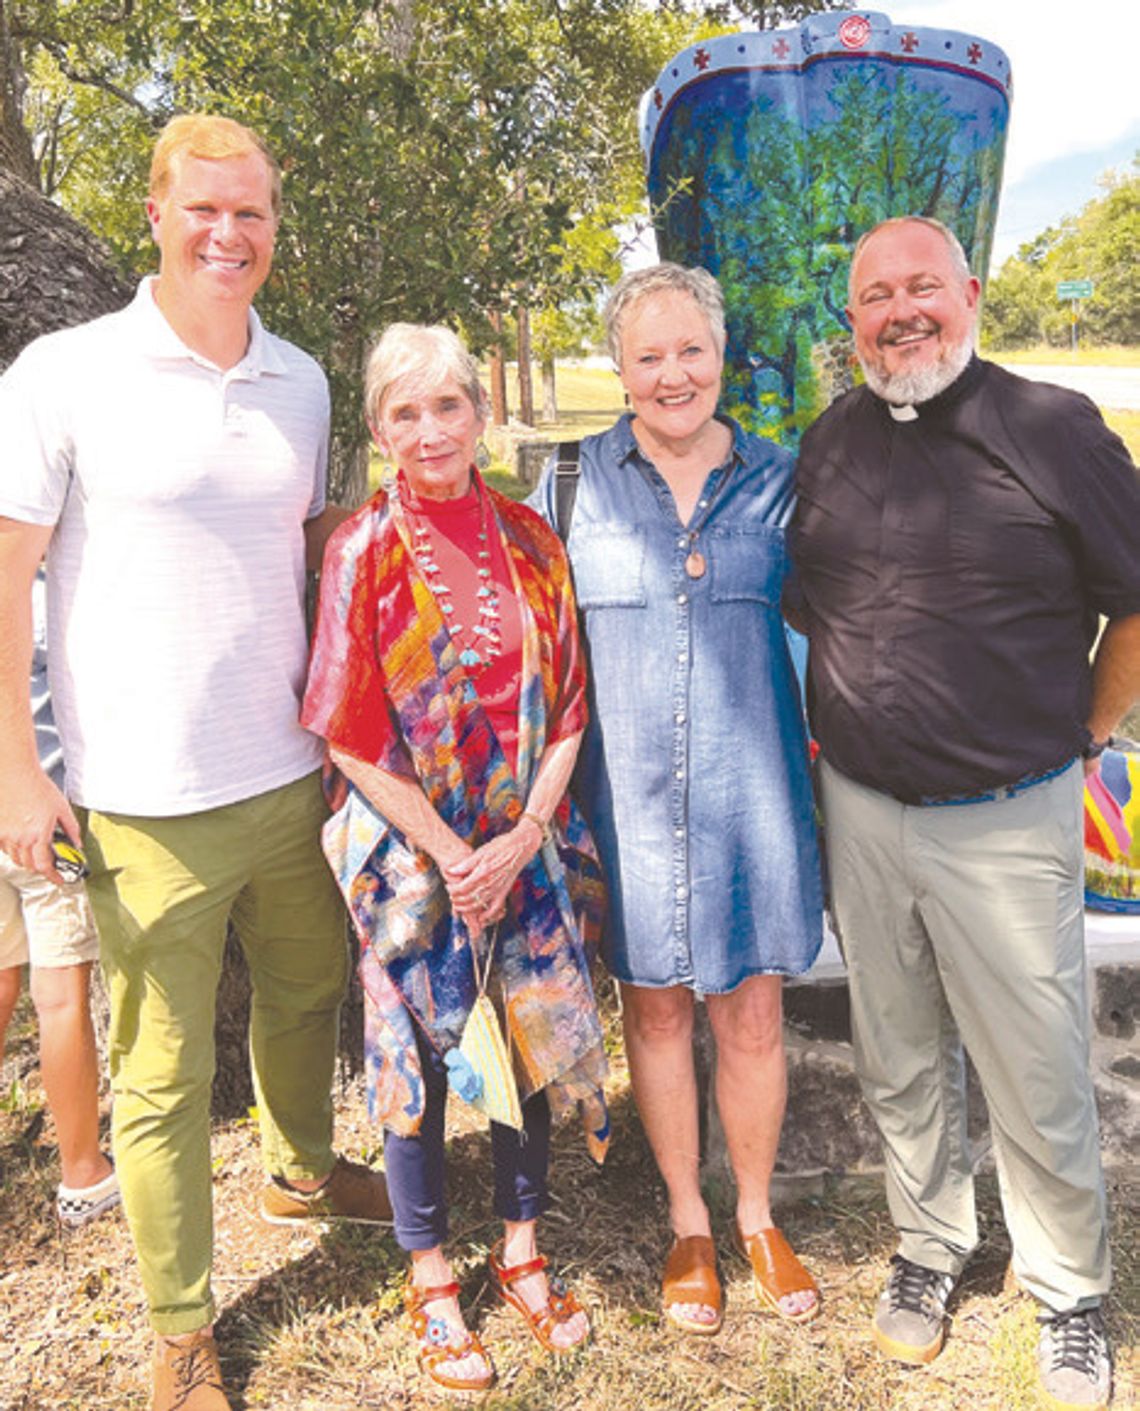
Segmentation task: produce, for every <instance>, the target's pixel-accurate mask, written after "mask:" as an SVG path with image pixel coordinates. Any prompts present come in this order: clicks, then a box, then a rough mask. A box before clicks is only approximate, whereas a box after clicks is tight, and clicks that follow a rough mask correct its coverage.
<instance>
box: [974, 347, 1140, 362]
mask: <svg viewBox="0 0 1140 1411" xmlns="http://www.w3.org/2000/svg"><path fill="white" fill-rule="evenodd" d="M982 355H983V356H984V357H987V358H992V359H993V360H994V362H999V363H1008V364H1009V365H1010V366H1011V367H1016V366H1017V364H1018V363H1038V364H1044V365H1045V366H1046V367H1051V366H1055V367H1140V347H1135V348H1134V347H1122V346H1121V345H1119V344H1110V345H1108V346H1106V347H1089V346H1088V345H1082V346H1081V347H1079V348H1078V349H1077V351H1076V352H1075V353H1074V352H1073V351H1072V349H1070V348H1055V347H1053V345H1052V344H1049V343H1038V344H1037V345H1035V346H1034V347H1032V348H1002V349H1000V350H994V349H987V348H983V349H982Z"/></svg>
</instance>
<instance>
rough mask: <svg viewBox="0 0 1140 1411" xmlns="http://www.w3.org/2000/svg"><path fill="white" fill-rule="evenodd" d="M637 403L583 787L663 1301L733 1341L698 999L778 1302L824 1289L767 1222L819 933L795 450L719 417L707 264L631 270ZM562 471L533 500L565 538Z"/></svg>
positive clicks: (601, 601)
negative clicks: (797, 1002) (804, 993)
mask: <svg viewBox="0 0 1140 1411" xmlns="http://www.w3.org/2000/svg"><path fill="white" fill-rule="evenodd" d="M606 322H607V332H608V337H609V347H610V352H611V354H612V356H613V359H614V363H615V365H616V367H617V370H618V373H619V375H620V377H621V380H622V383H623V385H624V387H625V390H626V393H627V396H628V401H629V412H628V413H627V414H626V415H624V416H622V417H621V419H620V420H619V421H618V422H617V424H616V425H615V426H613V427H611V428H610V429H609V430H608V431H606V432H603V433H602V434H601V435H597V436H590V437H587V438H586V440H584V441H583V442H582V445H581V451H580V464H579V472H578V477H577V481H576V482H575V483H576V485H577V489H576V493H575V497H574V502H573V513H572V516H570V518H569V529H568V533H567V549H568V552H569V555H570V563H571V566H572V569H573V574H574V583H575V590H576V592H577V595H578V605H579V608H580V609H581V612H582V615H583V623H584V632H585V638H586V642H587V645H588V651H589V658H590V724H589V727H588V730H587V734H586V739H585V743H584V745H583V750H582V759H581V761H580V764H579V769H578V782H577V785H576V789H575V796H576V797H577V799H578V800H579V802H580V803H581V805H582V807H583V809H584V811H585V813H586V816H587V819H588V820H589V823H590V826H591V828H592V830H593V832H594V836H595V838H596V839H597V843H598V848H599V851H600V853H601V856H602V863H603V867H604V869H605V872H606V879H607V883H608V886H609V896H610V907H609V913H608V916H607V921H606V927H605V933H604V935H603V940H602V954H603V957H604V958H605V960H606V962H607V964H608V966H609V968H610V970H611V972H612V973H613V974H614V975H615V976H616V977H617V979H618V980H619V981H620V982H621V993H622V1001H623V1020H624V1029H625V1044H626V1052H627V1055H628V1059H629V1068H630V1075H631V1079H632V1083H633V1090H634V1095H635V1097H636V1099H637V1105H638V1109H639V1111H640V1113H641V1119H642V1123H643V1125H644V1127H645V1131H646V1135H647V1136H648V1138H649V1142H650V1145H651V1146H652V1148H653V1153H654V1156H655V1157H656V1160H657V1166H658V1169H659V1170H660V1172H661V1175H662V1177H663V1179H664V1181H665V1185H666V1187H667V1193H668V1200H669V1216H670V1221H671V1225H672V1235H673V1244H672V1248H671V1251H670V1253H669V1256H668V1260H667V1263H666V1266H665V1273H664V1278H663V1288H662V1302H663V1306H664V1311H665V1313H666V1316H667V1317H668V1318H670V1320H671V1321H672V1322H674V1323H675V1324H677V1325H679V1326H680V1327H681V1328H682V1329H683V1330H685V1331H686V1332H690V1333H696V1334H710V1333H715V1332H716V1331H717V1329H718V1328H719V1326H720V1323H721V1305H722V1298H721V1287H720V1282H719V1279H718V1275H717V1267H716V1251H715V1245H714V1243H713V1240H712V1238H711V1227H710V1221H709V1212H708V1209H707V1208H706V1205H705V1202H704V1200H703V1198H702V1195H701V1189H700V1183H699V1150H698V1145H699V1143H698V1130H699V1122H698V1111H697V1083H696V1077H695V1073H694V1060H693V1045H692V1037H693V1015H694V1004H695V1000H696V999H697V998H698V997H702V998H703V999H704V1002H705V1005H706V1008H707V1011H708V1017H709V1021H710V1025H711V1028H712V1032H713V1035H714V1038H715V1041H716V1046H717V1073H716V1098H717V1103H718V1107H719V1111H720V1116H721V1120H722V1122H723V1126H724V1132H725V1136H726V1138H727V1144H728V1154H729V1159H730V1161H731V1163H732V1169H733V1172H734V1175H735V1178H736V1185H737V1204H736V1226H737V1236H738V1239H739V1241H740V1243H741V1244H742V1245H743V1247H744V1249H745V1251H746V1253H747V1256H748V1258H749V1260H750V1262H751V1266H752V1272H753V1282H754V1287H755V1290H756V1293H757V1296H758V1298H759V1299H760V1301H761V1303H762V1304H763V1305H764V1306H766V1307H768V1308H770V1309H771V1310H772V1311H774V1312H775V1313H777V1314H779V1315H780V1316H782V1317H783V1318H786V1319H790V1320H793V1321H796V1322H803V1321H806V1320H808V1319H810V1318H812V1317H814V1316H815V1315H816V1314H817V1313H818V1311H819V1294H818V1290H817V1289H816V1286H815V1283H814V1281H813V1279H812V1278H811V1275H810V1274H808V1273H807V1271H806V1270H805V1269H804V1268H803V1266H802V1265H801V1264H800V1262H799V1260H798V1259H797V1258H796V1256H795V1255H794V1253H793V1252H792V1250H791V1248H790V1246H789V1245H788V1243H787V1241H786V1240H785V1239H784V1237H783V1235H782V1234H781V1232H780V1231H779V1230H778V1229H776V1228H775V1227H774V1226H773V1224H772V1216H771V1210H770V1208H769V1184H770V1177H771V1173H772V1170H773V1167H774V1163H775V1158H776V1148H777V1144H778V1141H779V1136H780V1127H781V1123H782V1120H783V1112H784V1101H785V1090H786V1069H785V1059H784V1048H783V1033H782V1016H781V985H782V977H783V976H785V975H794V974H798V973H800V972H801V971H803V970H806V969H807V967H808V966H809V965H810V964H811V962H812V960H813V959H814V958H815V955H816V952H817V951H818V948H819V945H820V940H821V937H822V920H821V899H820V881H819V865H818V858H817V853H816V842H815V831H814V826H813V808H812V795H811V787H810V781H809V774H808V761H807V750H806V740H805V733H804V724H803V715H802V710H801V705H800V696H799V691H798V687H797V683H796V680H795V675H794V672H793V669H792V663H791V660H790V657H789V653H788V644H787V640H786V637H785V633H784V626H783V621H782V618H781V612H780V599H781V591H782V588H783V583H784V577H785V573H786V571H787V562H788V560H787V554H786V549H785V544H784V526H785V525H786V523H787V521H788V517H789V515H790V512H791V508H792V468H793V463H792V458H791V456H789V455H788V454H787V452H785V451H783V450H781V449H780V448H778V447H777V446H775V445H773V444H772V443H771V442H769V441H766V440H762V439H760V438H759V437H756V436H753V435H749V434H748V433H746V432H745V431H743V430H742V429H741V427H740V426H739V425H737V423H736V422H734V421H732V420H731V419H730V418H729V417H726V416H723V415H719V414H718V413H717V402H718V399H719V397H720V391H721V372H722V368H723V358H724V346H725V326H724V311H723V301H722V297H721V292H720V288H719V286H718V285H717V282H716V280H715V279H713V277H712V276H711V275H710V274H708V273H706V272H705V271H704V270H700V269H693V270H687V269H683V268H681V267H680V266H678V265H674V264H661V265H657V266H655V267H653V268H651V269H645V270H640V271H637V272H635V273H632V274H628V275H626V276H625V278H624V279H622V280H621V282H620V283H619V284H618V285H617V287H616V289H615V290H614V293H613V295H612V297H611V299H610V301H609V305H608V307H607V310H606ZM556 481H557V477H556V475H555V472H554V467H553V465H552V466H550V467H548V469H547V472H546V475H545V478H544V480H543V481H542V482H541V483H540V485H539V488H538V491H537V493H536V496H535V498H534V499H533V500H532V503H534V504H535V505H536V508H538V509H540V510H541V511H542V513H543V514H544V515H545V517H546V518H547V519H548V520H549V521H550V522H551V523H559V524H560V527H561V528H562V529H563V532H566V527H565V518H566V516H565V514H560V513H559V504H558V501H559V491H558V489H557V484H556Z"/></svg>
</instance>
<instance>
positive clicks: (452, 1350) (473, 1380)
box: [404, 1274, 495, 1391]
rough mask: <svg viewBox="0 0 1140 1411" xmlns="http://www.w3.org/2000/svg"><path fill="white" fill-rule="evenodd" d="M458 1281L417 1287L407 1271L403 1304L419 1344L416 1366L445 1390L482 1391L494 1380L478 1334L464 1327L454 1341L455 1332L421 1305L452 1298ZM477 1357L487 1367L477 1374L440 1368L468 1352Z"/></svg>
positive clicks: (458, 1359)
mask: <svg viewBox="0 0 1140 1411" xmlns="http://www.w3.org/2000/svg"><path fill="white" fill-rule="evenodd" d="M458 1293H459V1285H458V1284H457V1283H456V1282H455V1281H454V1280H453V1281H452V1282H451V1283H449V1284H436V1285H435V1286H434V1287H431V1288H420V1286H419V1285H418V1284H414V1283H412V1279H411V1275H410V1274H409V1276H408V1281H407V1283H406V1284H405V1285H404V1307H405V1309H406V1310H407V1313H408V1317H409V1318H410V1319H411V1324H412V1331H413V1332H414V1333H415V1335H416V1340H417V1342H418V1343H419V1347H418V1348H417V1350H416V1356H417V1358H418V1360H419V1364H420V1370H421V1371H422V1372H424V1373H425V1375H426V1376H428V1377H430V1378H431V1380H432V1381H433V1382H435V1383H436V1385H437V1386H441V1387H446V1388H447V1390H448V1391H486V1390H487V1388H488V1387H489V1386H490V1385H491V1384H492V1382H494V1380H495V1369H494V1367H492V1365H491V1359H490V1358H489V1357H488V1356H487V1353H486V1350H485V1348H484V1347H483V1344H482V1343H481V1342H480V1341H479V1338H478V1335H477V1334H475V1333H473V1332H470V1331H469V1330H467V1329H464V1332H463V1337H462V1339H461V1340H459V1341H455V1338H456V1332H455V1329H454V1328H453V1327H452V1326H451V1324H450V1323H448V1322H445V1321H444V1319H443V1318H431V1317H429V1316H428V1314H427V1313H425V1312H424V1306H425V1304H428V1303H434V1302H435V1300H436V1299H439V1298H455V1297H456V1295H457V1294H458ZM473 1353H474V1354H476V1355H477V1356H479V1357H481V1358H482V1359H483V1361H484V1362H485V1363H486V1367H487V1370H486V1372H484V1373H483V1375H482V1376H478V1377H455V1376H450V1375H449V1374H448V1373H447V1372H444V1371H441V1370H440V1368H441V1366H443V1365H444V1364H445V1363H448V1362H461V1361H462V1360H463V1358H464V1357H470V1356H471V1355H472V1354H473Z"/></svg>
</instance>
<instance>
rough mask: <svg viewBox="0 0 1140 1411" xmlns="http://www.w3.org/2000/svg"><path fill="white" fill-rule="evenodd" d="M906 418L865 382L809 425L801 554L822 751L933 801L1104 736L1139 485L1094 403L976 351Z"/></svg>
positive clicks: (1134, 549)
mask: <svg viewBox="0 0 1140 1411" xmlns="http://www.w3.org/2000/svg"><path fill="white" fill-rule="evenodd" d="M898 410H899V409H897V408H896V409H895V411H894V414H892V409H891V408H890V407H888V405H887V404H886V403H885V402H883V401H882V400H881V399H880V398H878V397H876V396H874V395H873V394H872V393H871V392H870V390H869V389H867V388H865V387H861V388H857V389H856V390H855V391H853V392H849V393H848V394H847V395H846V396H844V397H842V398H841V399H840V400H839V401H837V402H836V403H835V404H834V405H833V406H832V407H831V408H829V409H828V411H826V412H825V413H824V414H823V415H822V416H821V417H820V418H819V420H818V421H817V422H816V423H815V424H814V425H813V426H812V427H811V428H810V430H809V431H808V432H807V434H806V436H805V437H804V441H803V447H802V450H801V452H800V460H799V466H798V470H797V478H796V490H797V496H798V503H797V508H796V511H795V515H794V518H793V520H792V526H791V530H790V537H789V542H790V546H791V550H792V555H793V558H794V561H795V564H796V569H797V571H798V592H799V594H800V595H801V596H800V598H799V604H798V607H799V612H800V614H801V616H802V617H803V620H804V626H805V628H806V630H807V632H808V635H809V637H810V641H811V651H810V657H809V683H808V704H809V714H810V718H811V726H812V732H813V734H814V736H815V738H816V739H817V740H818V741H819V744H820V747H821V749H822V751H823V755H824V758H825V759H827V760H829V761H830V762H831V763H832V764H833V765H834V766H835V767H836V768H837V769H839V770H841V771H842V772H843V773H844V774H846V775H847V776H849V777H850V778H852V779H855V780H857V781H858V782H860V783H863V784H866V785H868V786H869V787H871V788H874V789H878V790H881V791H882V792H884V793H888V794H891V795H893V796H894V797H895V798H897V799H900V800H902V801H903V802H904V803H918V802H920V801H923V800H928V799H941V798H948V797H957V796H960V795H970V794H974V793H982V792H985V791H987V790H989V789H992V788H994V787H997V786H1001V785H1006V784H1011V783H1014V782H1016V781H1018V780H1021V779H1025V778H1030V777H1033V776H1034V775H1036V774H1039V773H1043V772H1046V771H1048V770H1050V769H1053V768H1056V767H1058V766H1060V765H1062V764H1064V763H1065V762H1066V761H1067V760H1070V759H1072V758H1073V757H1074V755H1076V754H1078V753H1079V752H1080V750H1081V749H1082V748H1083V746H1084V745H1085V744H1086V743H1087V741H1088V732H1087V730H1086V729H1085V725H1084V722H1085V719H1086V717H1087V714H1088V709H1089V703H1090V692H1091V675H1090V670H1089V651H1090V649H1091V647H1092V644H1093V642H1094V640H1095V636H1096V630H1097V624H1098V614H1104V615H1105V616H1106V617H1109V618H1112V617H1123V616H1127V615H1130V614H1132V613H1136V612H1140V476H1138V475H1137V472H1136V469H1135V467H1134V466H1133V464H1132V460H1131V458H1130V456H1129V455H1128V452H1127V450H1126V449H1125V447H1124V445H1123V443H1122V442H1121V441H1120V439H1119V438H1118V437H1117V436H1115V435H1114V434H1113V433H1112V432H1111V431H1110V430H1109V429H1108V427H1107V426H1105V424H1104V422H1103V420H1102V419H1101V416H1100V414H1099V412H1098V411H1097V409H1096V407H1095V406H1094V405H1093V403H1092V402H1090V401H1089V400H1088V399H1087V398H1086V397H1083V396H1081V395H1080V394H1079V393H1075V392H1069V391H1066V390H1064V389H1062V388H1059V387H1053V386H1049V385H1047V384H1043V383H1034V382H1029V381H1027V380H1025V379H1024V378H1020V377H1016V376H1014V375H1013V374H1011V373H1009V372H1006V371H1004V370H1003V369H1002V368H999V367H997V366H995V365H994V364H992V363H987V362H983V361H981V360H979V359H976V358H975V359H974V360H973V361H971V363H970V364H969V366H968V367H967V368H966V370H965V371H964V372H963V373H962V375H961V376H960V377H959V378H958V379H957V381H956V382H954V383H953V384H952V386H950V387H949V388H947V389H946V391H945V392H943V393H941V394H940V395H939V396H937V397H935V398H933V399H932V400H930V401H928V402H923V403H921V404H919V405H918V406H917V407H916V408H914V414H913V415H912V417H911V419H903V420H899V419H896V417H897V414H898ZM905 415H906V413H904V416H905Z"/></svg>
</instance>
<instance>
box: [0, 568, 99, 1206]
mask: <svg viewBox="0 0 1140 1411" xmlns="http://www.w3.org/2000/svg"><path fill="white" fill-rule="evenodd" d="M32 604H33V614H34V623H35V644H34V650H33V655H32V673H31V697H32V715H33V719H34V722H35V730H36V748H37V751H38V753H39V757H40V763H41V764H42V765H43V767H44V770H45V772H46V773H47V774H48V775H49V776H50V777H51V779H52V780H53V781H54V782H55V783H56V784H57V785H58V786H59V787H60V788H61V789H62V788H63V753H62V751H61V749H60V744H59V736H58V734H57V733H56V729H55V721H54V720H53V718H52V710H51V695H50V693H49V691H48V685H47V651H46V634H45V625H44V611H43V608H44V579H43V570H42V569H41V570H40V573H39V575H38V576H37V578H36V582H35V586H34V589H33V598H32ZM98 954H99V938H98V935H97V934H96V931H95V921H94V918H93V917H92V915H91V907H90V905H89V904H88V901H87V892H86V889H85V888H84V885H83V882H82V881H81V880H76V881H74V882H69V883H67V884H66V885H64V886H62V887H61V886H59V885H58V884H57V883H55V882H52V881H50V880H49V879H48V878H46V877H43V876H41V875H40V873H38V872H33V871H31V870H30V869H29V868H27V867H21V866H20V865H19V864H18V863H16V862H14V861H13V860H12V859H11V858H10V857H9V856H8V854H7V853H5V852H2V851H0V1055H2V1054H3V1051H4V1039H5V1036H6V1034H7V1032H8V1024H9V1021H10V1020H11V1018H12V1012H13V1010H14V1009H15V1007H16V1001H17V1000H18V999H19V997H20V986H21V981H22V979H23V968H24V966H25V965H28V964H30V965H31V991H32V1002H33V1003H34V1005H35V1008H36V1016H37V1018H38V1020H39V1029H40V1078H41V1081H42V1082H43V1086H44V1092H45V1093H46V1094H47V1101H48V1107H49V1109H50V1111H51V1115H52V1118H53V1120H54V1122H55V1132H56V1140H57V1142H58V1143H59V1163H60V1175H61V1178H62V1179H61V1181H60V1186H59V1191H58V1193H57V1196H56V1208H57V1210H58V1211H59V1218H60V1219H61V1220H62V1221H63V1223H64V1224H65V1225H70V1226H73V1227H77V1226H80V1225H86V1224H88V1223H89V1222H90V1221H91V1220H94V1219H96V1218H97V1217H98V1216H100V1215H102V1214H103V1213H104V1211H106V1210H110V1209H111V1208H112V1207H113V1206H116V1205H118V1203H119V1183H118V1181H117V1180H116V1179H115V1169H114V1167H113V1166H112V1164H111V1161H110V1159H109V1158H108V1156H107V1155H106V1153H105V1152H103V1151H102V1149H101V1148H100V1146H99V1060H98V1055H97V1052H96V1048H95V1031H94V1028H93V1026H92V1023H91V1006H90V996H89V991H90V984H91V966H92V963H93V962H94V961H95V960H96V958H97V957H98Z"/></svg>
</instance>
